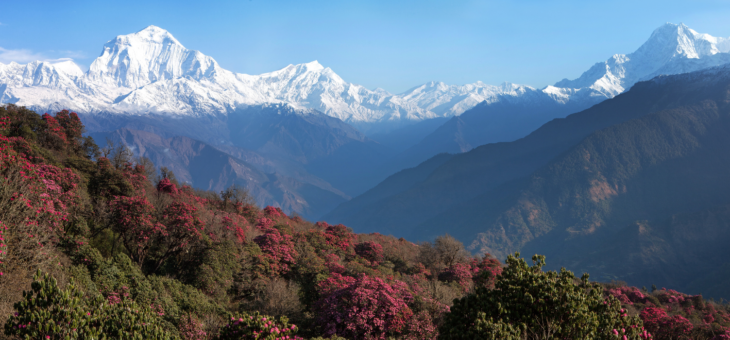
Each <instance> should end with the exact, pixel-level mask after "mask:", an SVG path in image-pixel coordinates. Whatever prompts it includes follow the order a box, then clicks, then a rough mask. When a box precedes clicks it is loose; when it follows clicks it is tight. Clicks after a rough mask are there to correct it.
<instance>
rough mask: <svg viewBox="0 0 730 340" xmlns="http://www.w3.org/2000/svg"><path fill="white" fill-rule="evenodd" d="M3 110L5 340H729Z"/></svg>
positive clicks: (670, 311) (582, 283) (669, 306)
mask: <svg viewBox="0 0 730 340" xmlns="http://www.w3.org/2000/svg"><path fill="white" fill-rule="evenodd" d="M83 130H84V127H83V125H82V124H81V122H80V120H79V119H78V117H77V115H76V114H74V113H71V112H68V111H61V112H58V113H56V114H55V115H49V114H44V115H43V116H40V115H38V114H36V113H35V112H32V111H30V110H27V109H25V108H21V107H15V106H12V105H9V106H7V107H2V108H0V151H1V153H0V175H2V176H0V292H2V294H0V322H2V323H3V324H4V336H5V338H8V339H21V338H25V339H105V338H106V339H186V340H190V339H297V338H300V339H301V338H322V337H327V338H347V339H386V338H393V339H435V338H443V339H558V338H566V337H568V338H575V337H580V338H586V339H622V338H623V339H688V338H692V339H715V340H719V339H729V338H730V331H729V330H730V314H728V306H726V305H722V304H719V303H715V302H712V301H706V300H704V299H703V298H702V297H701V296H699V295H696V296H690V295H686V294H681V293H678V292H676V291H672V290H666V289H661V290H655V289H652V292H649V291H647V290H645V289H644V290H639V289H637V288H634V287H627V286H625V285H623V284H620V283H612V284H603V285H601V284H597V283H595V282H590V281H588V276H587V275H584V276H583V277H582V279H578V278H576V277H575V276H574V275H573V274H572V273H571V272H568V271H566V270H561V271H560V272H554V271H543V270H542V267H543V266H544V265H545V263H546V261H545V258H544V257H542V256H534V257H533V261H534V265H533V266H529V265H528V264H527V262H526V261H525V260H523V259H521V258H519V255H516V256H510V257H508V260H507V263H506V266H505V265H503V264H502V263H500V261H498V260H497V259H496V258H494V257H492V256H490V255H484V256H479V257H474V256H472V255H470V254H469V253H468V252H466V250H465V249H464V247H463V245H462V244H461V243H460V242H459V241H457V240H456V239H454V238H453V237H451V236H448V235H443V236H439V237H437V238H436V239H435V241H434V242H432V243H422V244H414V243H411V242H409V241H407V240H405V239H402V238H401V239H397V238H394V237H391V236H384V235H380V234H355V233H353V232H352V231H351V230H350V229H348V228H347V227H346V226H344V225H329V224H327V223H324V222H318V223H310V222H307V221H305V220H303V219H301V218H299V217H296V216H287V215H285V214H284V213H282V211H281V210H280V209H278V208H274V207H266V208H264V209H259V208H258V207H257V206H256V205H255V204H253V203H252V200H251V197H250V196H249V195H248V194H247V193H246V191H245V190H243V189H241V188H239V187H235V186H234V187H231V188H228V189H226V190H223V191H222V192H217V193H216V192H207V191H198V190H194V189H192V188H191V187H189V186H184V185H180V184H179V183H178V182H177V180H176V179H175V175H174V173H173V172H172V171H170V170H169V169H167V168H164V167H163V168H160V169H156V168H155V166H154V164H153V163H152V162H151V161H150V160H149V159H144V158H140V159H134V158H132V157H131V153H130V152H129V151H128V150H127V149H125V148H123V147H119V146H114V145H109V146H107V147H104V148H99V147H98V146H97V145H96V143H95V142H94V141H93V139H91V138H88V137H83V135H82V133H83Z"/></svg>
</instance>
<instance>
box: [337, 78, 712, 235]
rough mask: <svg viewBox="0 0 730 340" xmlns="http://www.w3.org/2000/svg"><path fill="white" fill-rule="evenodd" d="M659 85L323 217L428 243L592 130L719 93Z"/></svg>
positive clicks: (700, 82) (458, 159)
mask: <svg viewBox="0 0 730 340" xmlns="http://www.w3.org/2000/svg"><path fill="white" fill-rule="evenodd" d="M663 79H664V78H659V79H657V80H655V81H650V82H642V83H639V84H636V85H635V86H634V88H633V89H632V90H631V91H628V92H626V93H624V94H621V95H619V96H617V97H616V98H614V99H611V100H607V101H604V102H602V103H600V104H598V105H596V106H594V107H592V108H590V109H588V110H585V111H582V112H580V113H576V114H573V115H570V116H568V117H566V118H564V119H555V120H553V121H551V122H549V123H547V124H545V125H543V126H542V127H541V128H539V129H537V130H536V131H534V132H533V133H531V134H530V135H528V136H527V137H525V138H522V139H519V140H517V141H514V142H510V143H494V144H487V145H483V146H480V147H478V148H475V149H473V150H472V151H470V152H467V153H464V154H460V155H456V156H454V157H453V158H451V159H450V160H448V161H447V162H445V163H444V164H443V165H441V166H439V167H438V168H436V169H435V170H434V171H433V172H431V174H430V175H429V176H428V177H427V179H426V180H424V181H423V182H421V183H419V184H417V185H414V186H412V187H409V189H407V190H404V191H401V192H399V193H398V194H395V195H392V196H391V197H388V198H384V199H381V200H379V201H377V202H375V203H370V204H368V205H363V206H360V207H359V208H358V209H353V210H354V211H356V213H352V214H340V213H339V212H338V210H337V209H336V210H334V211H333V212H332V213H330V214H328V215H326V216H325V217H326V218H327V219H328V221H331V222H333V223H334V222H336V223H346V224H347V225H350V226H351V227H353V228H354V229H355V230H363V231H381V232H382V231H384V230H388V232H392V233H394V234H395V235H410V234H411V233H412V232H413V233H416V234H417V235H414V236H415V237H416V238H417V239H429V238H431V237H433V236H435V235H434V234H431V233H427V232H426V230H424V229H421V228H420V227H419V229H418V230H416V229H414V228H416V226H417V225H419V224H420V223H423V222H426V221H429V220H430V219H432V218H434V217H436V216H437V215H438V214H440V213H442V212H447V211H449V210H453V209H455V208H457V207H459V205H461V204H464V203H467V202H469V201H470V200H472V199H473V198H475V197H477V196H479V195H482V194H484V193H485V192H488V191H490V190H493V189H494V188H497V187H498V186H500V185H503V184H505V183H508V182H510V181H513V180H517V179H519V178H522V177H524V176H528V175H530V174H531V173H533V172H534V171H535V170H537V169H538V168H540V167H542V166H544V165H545V164H547V163H548V162H549V161H550V160H551V159H553V158H554V157H556V156H558V155H560V154H561V153H563V152H565V151H567V150H569V149H570V148H571V147H573V146H574V145H576V144H577V143H579V142H580V141H581V140H582V139H584V138H585V137H587V136H588V135H590V134H591V133H593V132H594V131H596V130H599V129H603V128H607V127H610V126H612V125H615V124H619V123H622V122H625V121H628V120H632V119H636V118H640V117H642V116H644V115H647V114H649V113H651V112H655V111H658V110H665V109H671V108H673V107H678V106H681V105H686V104H687V103H695V102H697V101H699V100H703V99H706V98H709V96H712V95H716V96H717V95H720V94H719V93H722V90H718V89H716V88H714V87H712V84H711V83H707V82H706V81H705V80H704V78H702V77H700V78H698V79H695V80H691V79H690V80H688V81H684V82H665V81H664V80H663ZM403 215H408V216H411V218H410V219H408V220H407V221H405V222H403V221H402V220H403V219H402V218H400V217H399V216H403ZM451 217H453V216H451ZM439 221H440V223H441V224H439V223H436V222H434V224H435V225H436V224H438V225H442V226H443V225H453V224H454V222H453V220H450V219H449V218H446V217H444V218H443V219H440V220H439ZM444 223H446V224H444ZM455 230H458V228H455V229H454V232H456V231H455ZM465 230H466V229H465ZM461 235H462V236H463V237H462V240H467V239H468V238H469V237H471V236H469V235H468V233H466V232H464V233H462V234H461ZM472 236H473V235H472ZM468 241H469V242H471V239H468Z"/></svg>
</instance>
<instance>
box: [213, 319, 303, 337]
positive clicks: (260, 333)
mask: <svg viewBox="0 0 730 340" xmlns="http://www.w3.org/2000/svg"><path fill="white" fill-rule="evenodd" d="M298 330H299V328H297V326H296V325H294V324H289V320H288V319H287V318H286V317H281V318H279V319H278V320H276V319H275V318H273V317H271V316H266V315H260V314H259V313H258V312H254V313H250V314H249V313H240V314H236V315H235V316H231V321H230V322H229V323H228V325H226V326H225V327H223V328H222V329H221V334H220V338H219V339H220V340H239V339H262V340H263V339H265V340H274V339H302V338H300V337H298V336H296V335H295V334H296V333H297V331H298Z"/></svg>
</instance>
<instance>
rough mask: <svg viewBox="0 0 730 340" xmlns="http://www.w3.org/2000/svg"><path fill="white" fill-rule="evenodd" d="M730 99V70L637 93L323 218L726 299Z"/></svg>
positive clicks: (450, 159)
mask: <svg viewBox="0 0 730 340" xmlns="http://www.w3.org/2000/svg"><path fill="white" fill-rule="evenodd" d="M728 94H730V65H725V66H720V67H717V68H711V69H707V70H701V71H696V72H693V73H687V74H680V75H672V76H659V77H656V78H654V79H652V80H649V81H643V82H639V83H637V84H636V85H634V86H633V87H632V88H631V90H629V91H627V92H625V93H622V94H620V95H618V96H616V97H615V98H613V99H610V100H606V101H604V102H602V103H600V104H597V105H595V106H593V107H591V108H589V109H587V110H584V111H581V112H578V113H575V114H572V115H569V116H568V117H566V118H561V119H555V120H553V121H551V122H549V123H547V124H545V125H543V126H542V127H540V128H539V129H537V130H536V131H534V132H532V133H530V134H529V135H528V136H526V137H524V138H521V139H519V140H516V141H514V142H509V143H492V144H487V145H483V146H479V147H477V148H475V149H473V150H471V151H469V152H466V153H462V154H459V155H448V154H444V155H439V156H436V157H434V158H432V159H430V160H428V161H427V162H424V163H422V164H421V165H419V166H418V167H415V168H411V169H406V170H403V171H401V172H400V173H398V174H395V175H393V176H391V177H389V178H388V179H387V180H386V181H384V182H382V183H381V184H379V185H378V186H376V187H375V188H373V189H371V190H369V191H368V192H366V193H365V194H363V195H360V196H358V197H355V198H353V199H352V200H351V201H348V202H345V203H343V204H341V205H340V207H338V209H336V210H335V211H334V212H332V213H330V214H329V215H327V216H325V219H326V220H328V221H331V222H332V223H345V224H347V225H350V226H352V227H353V228H355V230H361V231H364V232H373V231H378V230H388V231H390V232H392V233H393V234H394V235H396V236H403V237H411V238H413V239H422V240H428V239H432V238H433V237H435V236H436V235H442V234H443V233H450V234H452V235H453V236H455V237H457V238H459V239H460V240H462V241H464V242H467V243H468V244H470V248H471V250H472V251H475V252H480V253H484V252H487V253H491V254H494V255H496V256H498V257H505V256H506V255H508V254H510V253H512V252H515V251H520V252H522V253H525V254H534V253H538V254H546V255H547V256H549V258H551V259H552V260H551V265H552V267H554V268H559V267H561V266H562V267H566V268H569V269H571V270H574V271H576V272H584V271H585V272H590V273H592V274H594V275H598V276H599V278H600V279H601V280H604V281H608V280H625V281H628V282H631V283H632V284H637V285H642V284H643V285H651V284H657V285H662V286H668V287H675V288H678V289H685V290H687V291H690V292H694V293H704V294H706V296H708V295H709V296H717V297H722V296H726V293H725V292H724V291H723V290H722V289H721V287H722V285H723V284H725V285H726V284H727V283H730V271H728V270H727V267H718V266H717V265H716V264H717V263H723V261H724V259H723V258H722V256H723V253H724V252H723V251H722V249H723V247H724V245H725V244H726V243H727V242H728V241H730V232H729V231H730V229H728V225H729V224H728V223H729V222H728V220H729V219H730V215H728V211H729V210H728V206H729V204H730V195H728V192H730V181H728V177H727V173H728V172H729V171H730V158H728V157H727V155H730V140H729V139H728V137H727V136H728V134H727V131H728V130H730V106H728ZM708 285H709V286H712V287H714V288H712V289H707V287H708Z"/></svg>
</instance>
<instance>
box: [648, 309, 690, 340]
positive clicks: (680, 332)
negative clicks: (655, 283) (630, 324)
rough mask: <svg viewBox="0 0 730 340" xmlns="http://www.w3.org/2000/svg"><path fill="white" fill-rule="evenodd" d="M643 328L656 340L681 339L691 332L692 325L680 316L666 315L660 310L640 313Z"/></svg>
mask: <svg viewBox="0 0 730 340" xmlns="http://www.w3.org/2000/svg"><path fill="white" fill-rule="evenodd" d="M641 319H642V320H644V327H646V329H647V330H648V331H649V332H650V333H651V334H653V335H654V337H655V338H657V339H683V338H687V336H688V335H689V334H690V332H691V331H692V323H691V322H689V320H687V319H686V318H684V317H683V316H681V315H672V316H670V315H667V312H666V311H664V310H663V309H661V308H654V307H649V308H646V309H644V310H643V311H641Z"/></svg>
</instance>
